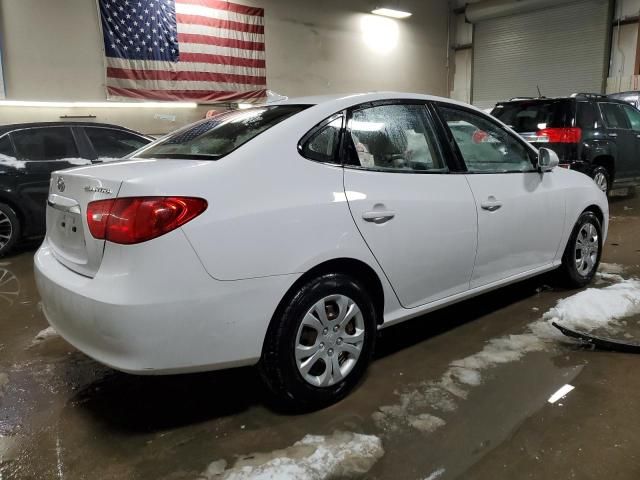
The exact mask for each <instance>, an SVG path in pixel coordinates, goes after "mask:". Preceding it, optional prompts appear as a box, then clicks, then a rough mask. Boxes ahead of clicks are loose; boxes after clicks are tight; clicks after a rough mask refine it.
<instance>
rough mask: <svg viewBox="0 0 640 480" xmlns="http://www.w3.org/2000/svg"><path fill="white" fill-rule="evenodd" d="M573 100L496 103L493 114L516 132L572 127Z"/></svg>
mask: <svg viewBox="0 0 640 480" xmlns="http://www.w3.org/2000/svg"><path fill="white" fill-rule="evenodd" d="M574 105H575V102H573V101H571V100H527V101H519V102H508V103H501V104H498V105H496V108H494V109H493V111H492V112H491V114H492V115H493V116H494V117H496V118H497V119H499V120H501V121H502V122H504V123H506V124H507V125H509V126H510V127H511V128H513V129H514V130H515V131H516V132H536V131H538V130H542V129H543V128H564V127H571V126H572V125H571V119H572V116H573V115H572V113H573V106H574Z"/></svg>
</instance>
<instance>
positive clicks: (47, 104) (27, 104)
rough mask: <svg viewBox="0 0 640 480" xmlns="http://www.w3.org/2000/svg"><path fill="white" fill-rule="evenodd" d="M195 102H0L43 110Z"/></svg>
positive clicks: (191, 104) (173, 105)
mask: <svg viewBox="0 0 640 480" xmlns="http://www.w3.org/2000/svg"><path fill="white" fill-rule="evenodd" d="M197 106H198V104H197V103H195V102H40V101H30V100H0V107H41V108H74V107H75V108H155V109H159V108H169V109H176V108H196V107H197Z"/></svg>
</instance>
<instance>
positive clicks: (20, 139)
mask: <svg viewBox="0 0 640 480" xmlns="http://www.w3.org/2000/svg"><path fill="white" fill-rule="evenodd" d="M11 137H12V138H13V143H14V145H15V147H16V153H17V154H18V158H19V159H20V160H31V161H38V160H40V161H42V160H60V159H63V158H74V157H77V156H78V150H77V148H76V142H75V140H74V139H73V134H72V133H71V129H70V128H69V127H43V128H28V129H25V130H17V131H15V132H12V133H11Z"/></svg>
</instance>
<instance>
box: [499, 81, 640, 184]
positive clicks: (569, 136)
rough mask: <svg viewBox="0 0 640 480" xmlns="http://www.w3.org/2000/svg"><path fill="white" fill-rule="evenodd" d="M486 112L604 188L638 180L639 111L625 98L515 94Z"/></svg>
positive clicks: (639, 153)
mask: <svg viewBox="0 0 640 480" xmlns="http://www.w3.org/2000/svg"><path fill="white" fill-rule="evenodd" d="M491 114H492V115H493V116H494V117H496V118H498V119H500V120H501V121H503V122H504V123H506V124H507V125H509V126H510V127H511V128H513V129H514V130H515V131H516V132H518V133H519V134H520V135H521V136H523V137H524V138H525V139H526V140H527V141H529V142H530V143H532V144H533V145H534V146H536V147H548V148H551V149H553V150H554V151H555V152H556V153H557V154H558V157H560V165H561V166H563V167H565V168H571V169H574V170H578V171H580V172H583V173H586V174H587V175H589V176H590V177H591V178H593V179H594V181H595V182H596V184H597V185H598V186H599V187H600V188H601V189H602V190H603V191H604V192H609V190H610V189H611V188H612V187H631V186H635V185H637V184H638V183H640V111H639V110H637V109H636V108H635V107H633V106H631V105H630V104H629V103H627V102H624V101H622V100H617V99H613V98H609V97H606V96H604V95H598V94H590V93H577V94H573V95H571V96H570V97H562V98H544V97H542V98H515V99H512V100H510V101H508V102H501V103H498V104H497V105H496V106H495V108H494V109H493V111H492V112H491Z"/></svg>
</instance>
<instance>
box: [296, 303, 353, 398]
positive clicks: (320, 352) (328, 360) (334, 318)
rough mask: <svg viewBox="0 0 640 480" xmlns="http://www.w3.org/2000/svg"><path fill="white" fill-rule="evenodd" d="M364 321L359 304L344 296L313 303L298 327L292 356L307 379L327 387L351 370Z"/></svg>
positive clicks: (314, 383) (309, 381) (314, 384)
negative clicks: (293, 355)
mask: <svg viewBox="0 0 640 480" xmlns="http://www.w3.org/2000/svg"><path fill="white" fill-rule="evenodd" d="M364 338H365V321H364V317H363V315H362V312H361V310H360V308H359V307H358V305H357V304H356V303H355V302H354V301H353V300H351V299H350V298H349V297H347V296H345V295H329V296H327V297H324V298H323V299H322V300H320V301H318V302H316V303H315V304H314V305H313V306H312V307H311V308H310V309H309V311H308V312H307V313H306V314H305V316H304V317H303V319H302V322H301V324H300V327H299V328H298V333H297V335H296V343H295V359H296V365H297V367H298V371H299V372H300V374H301V375H302V377H303V378H304V379H305V381H306V382H308V383H310V384H311V385H313V386H316V387H330V386H332V385H335V384H336V383H339V382H340V381H342V380H343V379H344V378H345V377H346V376H347V375H349V373H350V372H351V371H352V370H353V368H354V367H355V365H356V363H357V362H358V358H359V357H360V354H361V353H362V348H363V346H364Z"/></svg>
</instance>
